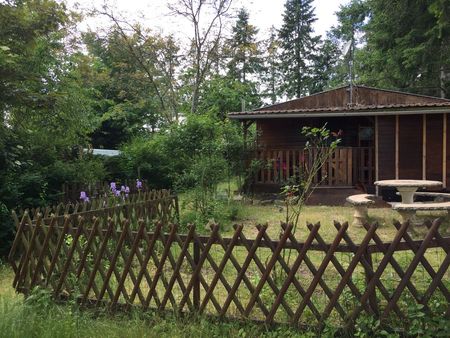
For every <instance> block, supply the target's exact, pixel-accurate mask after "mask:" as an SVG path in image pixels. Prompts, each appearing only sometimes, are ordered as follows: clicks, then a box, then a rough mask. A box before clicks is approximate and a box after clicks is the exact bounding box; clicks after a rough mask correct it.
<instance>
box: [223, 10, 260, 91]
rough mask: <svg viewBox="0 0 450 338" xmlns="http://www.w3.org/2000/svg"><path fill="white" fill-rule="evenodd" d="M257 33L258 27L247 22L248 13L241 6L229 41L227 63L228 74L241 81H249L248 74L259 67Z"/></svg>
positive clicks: (256, 70)
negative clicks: (228, 59)
mask: <svg viewBox="0 0 450 338" xmlns="http://www.w3.org/2000/svg"><path fill="white" fill-rule="evenodd" d="M257 33H258V29H257V28H256V27H255V26H253V25H251V24H250V23H249V13H248V12H247V10H246V9H245V8H241V9H240V10H239V13H238V17H237V21H236V24H235V25H234V27H233V35H232V38H231V39H230V41H229V46H230V54H231V60H230V62H229V63H228V75H229V76H231V77H232V78H234V79H238V80H239V81H241V82H242V83H245V82H247V81H249V75H252V74H255V73H256V72H258V71H259V70H260V69H261V60H260V52H259V49H258V43H257V42H256V34H257Z"/></svg>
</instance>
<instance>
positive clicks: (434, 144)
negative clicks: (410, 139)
mask: <svg viewBox="0 0 450 338" xmlns="http://www.w3.org/2000/svg"><path fill="white" fill-rule="evenodd" d="M442 122H443V116H442V114H436V115H427V116H426V134H427V135H426V178H427V179H428V180H434V181H442V148H443V144H442V140H443V138H442V137H443V136H442V133H443V123H442Z"/></svg>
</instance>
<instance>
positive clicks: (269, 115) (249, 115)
mask: <svg viewBox="0 0 450 338" xmlns="http://www.w3.org/2000/svg"><path fill="white" fill-rule="evenodd" d="M446 113H450V107H445V108H443V107H440V108H430V107H424V108H422V109H418V108H415V109H402V110H392V109H389V110H382V109H374V110H342V111H339V110H334V111H333V112H317V111H313V112H307V111H306V112H305V111H303V112H295V111H291V112H264V111H254V112H243V113H241V114H239V113H234V114H229V115H228V117H229V118H230V119H235V120H256V119H258V120H259V119H283V118H311V117H348V116H387V115H422V114H427V115H428V114H446Z"/></svg>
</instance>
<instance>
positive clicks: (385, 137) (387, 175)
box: [378, 116, 395, 180]
mask: <svg viewBox="0 0 450 338" xmlns="http://www.w3.org/2000/svg"><path fill="white" fill-rule="evenodd" d="M392 178H395V116H378V179H379V180H387V179H392Z"/></svg>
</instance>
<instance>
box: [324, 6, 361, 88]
mask: <svg viewBox="0 0 450 338" xmlns="http://www.w3.org/2000/svg"><path fill="white" fill-rule="evenodd" d="M369 14H370V8H369V6H368V3H367V1H365V0H352V1H350V3H348V4H346V5H341V6H340V7H339V11H337V12H336V16H337V18H338V24H337V25H336V26H333V27H332V28H331V30H330V31H329V32H328V37H327V41H328V42H329V48H330V49H329V51H330V52H331V53H333V49H334V57H335V64H334V67H333V69H334V71H333V74H332V76H331V77H330V78H329V86H330V87H335V86H340V85H343V84H347V83H349V82H350V81H353V82H358V74H359V71H357V72H355V69H356V70H359V69H360V68H361V67H363V65H364V63H365V59H364V58H361V57H360V55H361V50H363V49H364V48H365V34H364V27H365V24H366V19H367V18H368V17H369ZM345 45H347V46H349V48H350V49H349V51H348V53H347V54H346V55H343V57H341V58H339V49H341V48H342V47H343V46H345ZM350 64H351V65H352V67H353V70H352V72H351V73H352V79H350V78H349V76H350V69H349V67H350Z"/></svg>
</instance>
